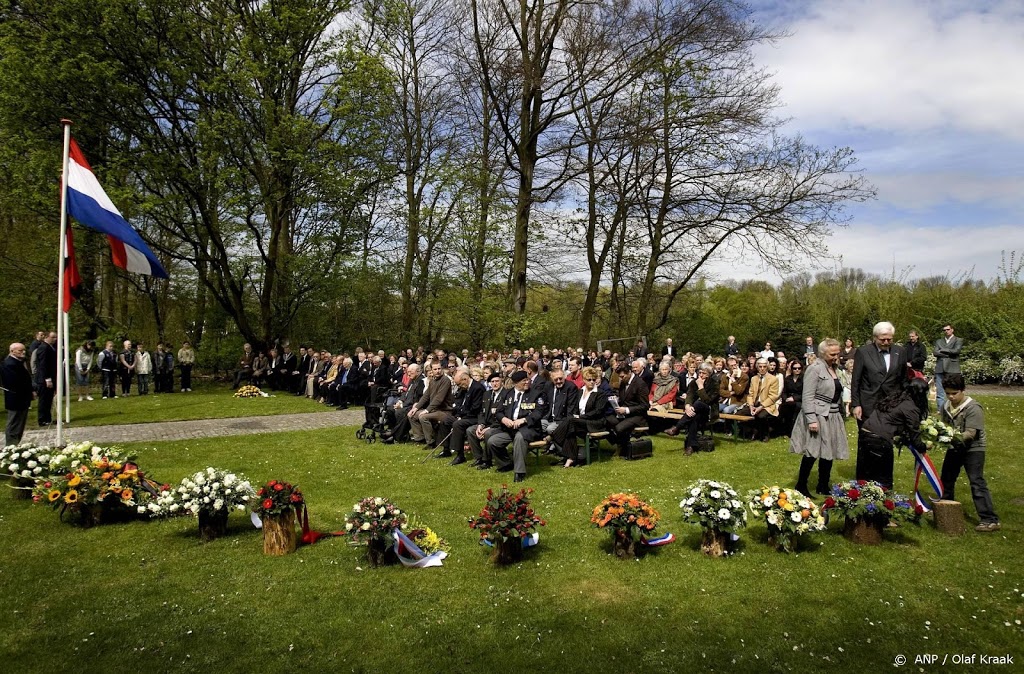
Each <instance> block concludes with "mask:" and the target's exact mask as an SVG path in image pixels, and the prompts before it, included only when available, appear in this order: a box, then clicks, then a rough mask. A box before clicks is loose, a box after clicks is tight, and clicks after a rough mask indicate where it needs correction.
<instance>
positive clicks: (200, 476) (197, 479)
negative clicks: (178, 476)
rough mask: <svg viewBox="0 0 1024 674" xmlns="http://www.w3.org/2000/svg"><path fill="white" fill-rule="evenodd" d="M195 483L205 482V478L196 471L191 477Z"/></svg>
mask: <svg viewBox="0 0 1024 674" xmlns="http://www.w3.org/2000/svg"><path fill="white" fill-rule="evenodd" d="M192 479H193V480H195V483H196V484H206V478H205V477H203V474H202V473H196V476H195V477H194V478H192Z"/></svg>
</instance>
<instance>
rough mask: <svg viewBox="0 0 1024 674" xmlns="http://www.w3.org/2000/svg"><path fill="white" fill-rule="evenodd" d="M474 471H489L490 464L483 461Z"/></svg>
mask: <svg viewBox="0 0 1024 674" xmlns="http://www.w3.org/2000/svg"><path fill="white" fill-rule="evenodd" d="M476 469H477V470H490V469H491V464H489V463H487V462H486V461H484V462H483V463H481V464H480V465H479V466H477V467H476Z"/></svg>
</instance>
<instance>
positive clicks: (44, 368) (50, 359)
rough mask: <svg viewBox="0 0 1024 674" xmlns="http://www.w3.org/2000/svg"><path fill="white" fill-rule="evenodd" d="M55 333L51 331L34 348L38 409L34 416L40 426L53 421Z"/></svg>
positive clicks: (55, 383) (55, 364) (55, 372)
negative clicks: (37, 346) (36, 347)
mask: <svg viewBox="0 0 1024 674" xmlns="http://www.w3.org/2000/svg"><path fill="white" fill-rule="evenodd" d="M56 343H57V333H56V332H51V333H50V334H48V335H47V336H46V339H44V340H43V343H42V344H40V345H39V348H38V349H36V391H37V393H38V395H39V409H38V410H37V413H36V418H37V419H38V420H39V425H40V426H49V425H50V424H51V423H53V396H54V395H55V394H56V393H57V348H56V347H55V346H54V345H55V344H56Z"/></svg>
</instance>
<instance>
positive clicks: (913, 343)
mask: <svg viewBox="0 0 1024 674" xmlns="http://www.w3.org/2000/svg"><path fill="white" fill-rule="evenodd" d="M903 348H905V349H906V350H907V362H908V363H910V367H912V368H914V369H915V370H917V371H918V372H924V361H925V360H926V359H927V358H928V352H927V351H925V348H924V344H922V343H921V337H920V336H919V335H918V334H917V330H911V331H910V336H909V339H908V341H907V345H906V346H905V347H903Z"/></svg>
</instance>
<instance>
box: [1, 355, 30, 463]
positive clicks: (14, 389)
mask: <svg viewBox="0 0 1024 674" xmlns="http://www.w3.org/2000/svg"><path fill="white" fill-rule="evenodd" d="M37 348H38V347H37ZM25 358H26V350H25V345H24V344H21V343H20V342H15V343H14V344H11V346H10V348H9V350H8V355H7V358H5V359H4V364H3V368H2V369H0V381H2V382H3V387H4V408H5V409H6V410H7V428H6V431H5V434H4V445H17V444H20V443H21V436H22V435H23V434H24V433H25V422H27V421H28V409H29V407H31V406H32V398H33V397H35V394H34V392H33V391H32V375H31V374H29V371H28V365H27V364H26V363H25Z"/></svg>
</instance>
